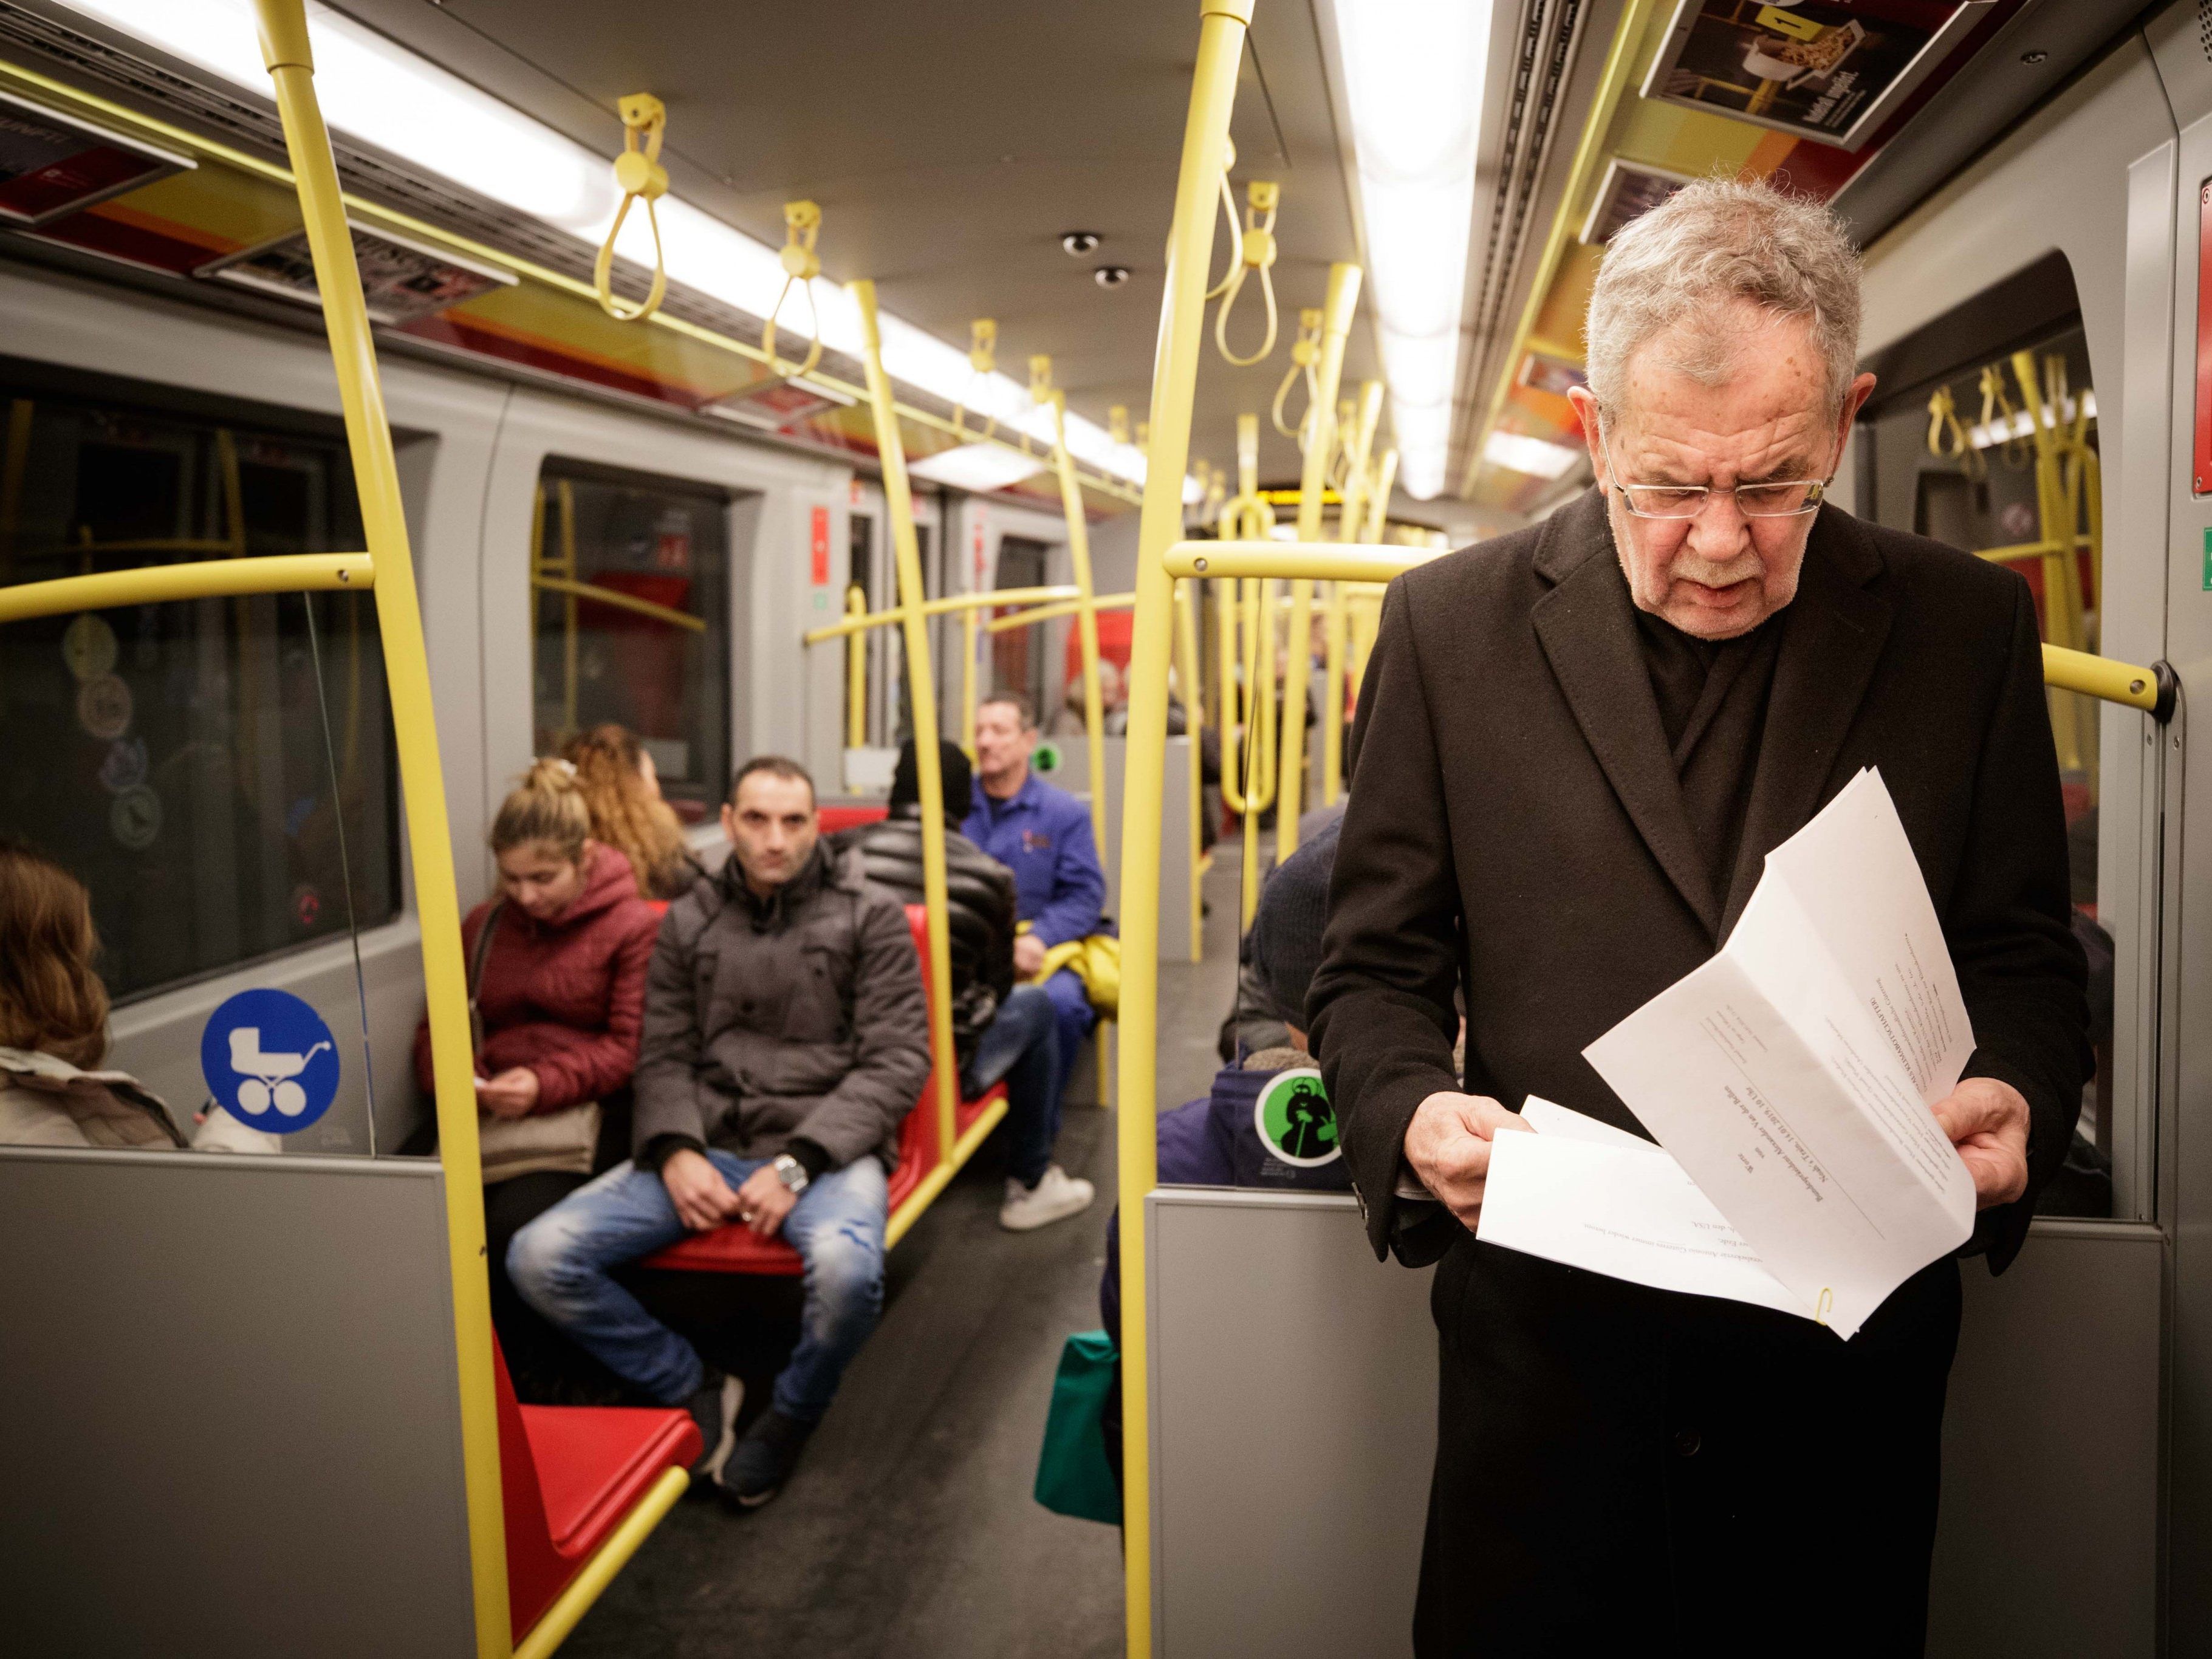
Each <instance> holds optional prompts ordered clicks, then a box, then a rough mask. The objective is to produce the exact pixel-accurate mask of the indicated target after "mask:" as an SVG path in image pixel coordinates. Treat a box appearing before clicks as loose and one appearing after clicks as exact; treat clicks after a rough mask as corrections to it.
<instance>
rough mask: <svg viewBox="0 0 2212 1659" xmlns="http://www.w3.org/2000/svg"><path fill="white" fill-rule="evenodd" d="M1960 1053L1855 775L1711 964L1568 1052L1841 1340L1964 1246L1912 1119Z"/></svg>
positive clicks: (1884, 812) (1966, 1192) (1863, 782)
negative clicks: (1916, 1276) (1579, 1057)
mask: <svg viewBox="0 0 2212 1659" xmlns="http://www.w3.org/2000/svg"><path fill="white" fill-rule="evenodd" d="M1973 1047H1974V1040H1973V1032H1972V1029H1971V1028H1970V1026H1969V1024H1968V1022H1967V1018H1966V1005H1965V1003H1964V1001H1963V1000H1961V999H1960V994H1959V981H1958V975H1957V974H1956V973H1955V972H1954V969H1953V968H1952V965H1951V957H1950V953H1949V951H1948V948H1947V947H1946V945H1945V944H1944V940H1943V929H1942V923H1941V922H1940V921H1938V920H1937V918H1936V908H1935V906H1934V904H1933V903H1932V902H1930V901H1929V896H1928V890H1927V886H1926V884H1924V883H1923V880H1922V879H1921V875H1920V866H1919V865H1918V863H1917V861H1916V860H1915V859H1914V857H1913V854H1912V848H1911V842H1909V841H1908V840H1907V839H1906V837H1905V826H1904V825H1903V824H1902V823H1900V822H1899V819H1898V816H1897V809H1896V807H1895V805H1893V803H1892V801H1891V800H1890V798H1889V792H1888V790H1887V789H1886V788H1885V787H1883V786H1882V782H1881V776H1880V775H1879V774H1877V773H1875V772H1872V771H1866V772H1862V773H1860V774H1859V775H1858V776H1857V778H1855V779H1853V780H1852V781H1851V782H1850V785H1849V786H1848V787H1845V788H1844V791H1843V793H1841V794H1839V795H1838V796H1837V797H1836V799H1834V800H1832V801H1831V802H1830V803H1829V804H1828V805H1827V806H1826V808H1824V809H1823V810H1822V811H1821V812H1820V815H1819V816H1818V817H1815V818H1814V819H1813V821H1812V822H1811V823H1808V824H1807V825H1806V826H1805V827H1804V828H1803V829H1801V830H1799V831H1798V832H1797V833H1796V835H1795V836H1791V837H1790V840H1788V841H1787V842H1784V843H1783V844H1782V845H1781V846H1780V847H1778V848H1775V849H1774V851H1773V852H1771V853H1770V854H1768V855H1767V859H1766V868H1765V872H1764V874H1763V875H1762V876H1761V878H1760V879H1759V887H1758V890H1756V891H1755V892H1754V893H1753V896H1752V899H1751V902H1750V903H1749V904H1748V905H1747V907H1746V908H1745V910H1744V913H1743V916H1742V918H1741V920H1740V921H1738V922H1737V924H1736V928H1735V933H1733V934H1731V935H1730V936H1729V941H1728V944H1727V945H1726V946H1724V947H1723V949H1722V951H1720V953H1719V954H1718V955H1717V956H1716V957H1713V959H1712V960H1711V961H1710V962H1708V963H1705V966H1704V967H1702V968H1699V969H1697V970H1696V971H1695V972H1693V973H1692V974H1689V975H1686V976H1685V977H1684V978H1682V979H1681V980H1680V981H1677V982H1676V983H1675V984H1674V985H1673V986H1671V987H1668V989H1667V990H1665V991H1663V992H1662V993H1661V994H1659V995H1657V996H1656V997H1654V998H1653V999H1652V1000H1650V1002H1648V1003H1646V1004H1644V1006H1643V1007H1641V1008H1639V1009H1638V1010H1637V1011H1636V1012H1634V1013H1633V1014H1632V1015H1630V1016H1629V1017H1628V1018H1626V1019H1625V1020H1623V1021H1621V1023H1620V1024H1618V1025H1616V1026H1614V1027H1613V1030H1610V1031H1608V1032H1607V1033H1606V1034H1605V1035H1604V1036H1602V1037H1600V1038H1599V1039H1598V1040H1597V1041H1596V1042H1594V1043H1592V1044H1591V1045H1590V1046H1589V1048H1586V1049H1584V1050H1583V1055H1584V1057H1585V1058H1586V1059H1588V1060H1589V1063H1590V1064H1591V1066H1594V1067H1595V1068H1596V1071H1597V1073H1598V1074H1599V1075H1600V1076H1601V1077H1602V1078H1603V1079H1605V1080H1606V1082H1607V1083H1608V1084H1609V1085H1612V1087H1613V1092H1614V1093H1616V1094H1618V1095H1619V1096H1620V1098H1621V1099H1622V1100H1623V1101H1625V1102H1626V1103H1627V1104H1628V1107H1629V1109H1630V1110H1632V1111H1633V1112H1634V1113H1635V1114H1636V1115H1637V1116H1638V1119H1640V1120H1641V1121H1643V1123H1644V1127H1647V1128H1649V1129H1650V1131H1651V1133H1653V1134H1654V1135H1656V1137H1657V1138H1658V1139H1659V1142H1660V1144H1661V1145H1662V1146H1664V1147H1665V1148H1666V1150H1667V1151H1668V1152H1669V1153H1671V1154H1672V1155H1673V1156H1674V1159H1675V1160H1676V1162H1678V1163H1679V1164H1680V1166H1681V1167H1682V1169H1683V1170H1686V1172H1687V1173H1688V1175H1689V1176H1690V1177H1691V1179H1692V1181H1693V1182H1695V1183H1696V1186H1697V1188H1699V1190H1700V1191H1701V1192H1702V1193H1703V1194H1704V1195H1705V1198H1706V1199H1708V1200H1711V1204H1712V1206H1713V1207H1714V1208H1715V1209H1716V1210H1717V1211H1718V1212H1719V1213H1720V1214H1721V1215H1723V1216H1724V1217H1725V1218H1727V1220H1728V1221H1729V1224H1730V1225H1733V1227H1734V1228H1735V1231H1736V1232H1737V1233H1739V1234H1740V1235H1741V1237H1742V1238H1743V1239H1744V1240H1745V1241H1746V1242H1747V1243H1748V1245H1749V1246H1750V1248H1751V1249H1753V1251H1755V1252H1756V1254H1757V1257H1758V1259H1759V1261H1761V1262H1763V1263H1764V1265H1765V1272H1766V1273H1770V1274H1771V1275H1772V1277H1773V1278H1774V1279H1778V1280H1779V1281H1780V1283H1781V1284H1782V1285H1784V1286H1786V1287H1787V1289H1788V1291H1789V1293H1790V1295H1791V1296H1792V1297H1795V1298H1796V1301H1797V1302H1798V1303H1799V1304H1801V1306H1802V1310H1809V1311H1810V1312H1811V1313H1812V1314H1813V1315H1814V1316H1815V1317H1817V1318H1819V1319H1820V1320H1822V1321H1823V1322H1826V1324H1828V1325H1830V1326H1832V1328H1834V1329H1835V1330H1836V1331H1837V1332H1838V1334H1841V1335H1844V1336H1846V1337H1848V1336H1850V1334H1852V1333H1854V1332H1856V1331H1857V1329H1858V1328H1859V1327H1860V1325H1862V1324H1863V1323H1864V1322H1865V1321H1866V1319H1867V1317H1868V1316H1869V1315H1870V1314H1872V1313H1873V1312H1874V1310H1875V1309H1876V1308H1878V1307H1880V1306H1881V1304H1882V1302H1883V1300H1884V1299H1885V1298H1886V1297H1887V1296H1888V1295H1889V1293H1890V1292H1891V1291H1893V1290H1895V1289H1896V1288H1897V1286H1898V1285H1900V1284H1902V1283H1903V1282H1904V1281H1905V1279H1908V1278H1910V1277H1911V1275H1912V1274H1913V1273H1917V1272H1918V1271H1919V1270H1920V1269H1921V1268H1922V1267H1925V1266H1927V1265H1928V1263H1929V1262H1930V1261H1934V1260H1936V1258H1937V1257H1938V1256H1941V1255H1944V1254H1946V1253H1947V1252H1948V1251H1950V1250H1953V1249H1957V1248H1958V1246H1959V1245H1960V1244H1961V1243H1964V1242H1965V1241H1966V1236H1967V1234H1968V1233H1969V1232H1971V1231H1972V1227H1973V1219H1974V1183H1973V1178H1972V1176H1970V1175H1969V1174H1968V1173H1967V1170H1966V1165H1965V1164H1963V1163H1962V1162H1960V1158H1959V1155H1958V1153H1957V1152H1956V1151H1954V1149H1953V1147H1952V1146H1951V1143H1950V1141H1949V1139H1948V1138H1947V1137H1946V1136H1945V1135H1944V1133H1943V1132H1942V1128H1941V1127H1939V1126H1938V1125H1937V1123H1936V1118H1935V1115H1934V1114H1933V1113H1932V1112H1931V1111H1930V1110H1929V1108H1930V1107H1931V1106H1933V1105H1934V1104H1935V1103H1936V1102H1937V1101H1939V1100H1941V1099H1942V1098H1943V1097H1945V1096H1946V1095H1948V1094H1949V1093H1950V1092H1951V1091H1952V1090H1953V1089H1954V1087H1955V1086H1956V1085H1957V1084H1958V1080H1959V1073H1960V1069H1961V1068H1962V1067H1963V1066H1965V1065H1966V1059H1967V1057H1968V1055H1970V1054H1972V1052H1973ZM1500 1139H1501V1141H1502V1140H1503V1139H1506V1137H1500ZM1492 1156H1493V1158H1495V1156H1496V1154H1495V1152H1493V1154H1492ZM1511 1161H1512V1158H1511V1155H1510V1154H1509V1168H1510V1163H1511ZM1495 1178H1496V1177H1495V1174H1494V1172H1493V1176H1492V1179H1493V1180H1495ZM1489 1201H1490V1200H1489V1198H1488V1197H1487V1195H1486V1199H1485V1205H1484V1207H1485V1209H1486V1210H1487V1208H1488V1207H1489ZM1622 1276H1623V1277H1630V1276H1632V1275H1626V1274H1624V1275H1622ZM1721 1294H1726V1292H1721ZM1746 1299H1754V1298H1746Z"/></svg>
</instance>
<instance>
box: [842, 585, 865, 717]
mask: <svg viewBox="0 0 2212 1659" xmlns="http://www.w3.org/2000/svg"><path fill="white" fill-rule="evenodd" d="M867 612H868V596H867V594H866V592H863V591H862V590H861V587H860V583H858V582H854V584H853V585H852V586H850V587H848V588H847V589H846V590H845V614H846V615H847V616H848V617H864V616H866V615H867ZM867 740H868V636H867V635H866V633H864V632H863V631H861V630H860V629H854V630H853V632H852V633H851V634H850V635H848V636H847V638H846V641H845V746H846V747H847V748H848V749H858V748H860V747H861V746H862V745H864V744H866V742H867Z"/></svg>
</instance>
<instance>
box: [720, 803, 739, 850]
mask: <svg viewBox="0 0 2212 1659" xmlns="http://www.w3.org/2000/svg"><path fill="white" fill-rule="evenodd" d="M722 836H723V839H724V840H726V841H727V842H729V843H730V845H731V846H732V847H735V846H736V845H737V844H738V815H737V814H736V813H735V812H734V811H732V810H731V808H730V804H729V802H727V801H724V802H723V803H722Z"/></svg>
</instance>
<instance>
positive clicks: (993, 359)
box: [952, 317, 999, 440]
mask: <svg viewBox="0 0 2212 1659" xmlns="http://www.w3.org/2000/svg"><path fill="white" fill-rule="evenodd" d="M998 366H999V324H998V319H996V318H992V317H978V318H976V319H975V321H973V322H971V323H970V324H969V325H968V368H969V376H968V384H969V386H973V385H974V384H975V382H976V381H977V380H981V379H982V378H983V377H984V376H985V375H987V374H990V373H991V371H992V370H994V369H995V368H998ZM967 404H968V391H967V387H966V386H963V387H962V388H961V392H960V401H959V402H958V403H957V404H953V405H952V433H953V435H954V436H955V437H957V438H965V437H966V436H967V435H968V422H967V416H968V408H967ZM998 429H999V417H998V416H995V415H987V416H984V417H983V436H984V438H985V439H986V440H988V439H989V437H990V435H992V434H993V433H994V432H995V431H997V430H998Z"/></svg>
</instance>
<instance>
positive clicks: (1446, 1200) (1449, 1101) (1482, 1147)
mask: <svg viewBox="0 0 2212 1659" xmlns="http://www.w3.org/2000/svg"><path fill="white" fill-rule="evenodd" d="M1527 1127H1528V1125H1527V1124H1526V1123H1524V1122H1522V1121H1521V1119H1520V1118H1519V1117H1518V1116H1516V1115H1514V1114H1513V1113H1511V1112H1509V1111H1507V1110H1506V1109H1505V1108H1504V1107H1503V1106H1502V1105H1500V1104H1499V1103H1498V1102H1496V1101H1494V1100H1492V1099H1491V1098H1490V1097H1488V1096H1487V1095H1462V1094H1454V1093H1452V1092H1450V1091H1448V1090H1439V1091H1437V1093H1435V1094H1432V1095H1431V1096H1430V1097H1428V1098H1427V1099H1425V1100H1424V1101H1423V1102H1422V1103H1420V1105H1419V1107H1418V1108H1417V1109H1415V1110H1414V1113H1413V1121H1412V1122H1410V1123H1408V1124H1407V1126H1406V1163H1407V1165H1408V1166H1409V1167H1410V1168H1411V1169H1412V1170H1413V1176H1414V1178H1415V1179H1416V1180H1418V1181H1419V1182H1420V1183H1421V1185H1422V1186H1424V1187H1425V1188H1428V1190H1429V1192H1430V1193H1431V1194H1433V1195H1434V1196H1435V1197H1436V1198H1437V1200H1439V1201H1440V1202H1442V1203H1443V1206H1444V1207H1445V1208H1446V1209H1448V1210H1449V1211H1450V1212H1452V1213H1453V1214H1454V1215H1455V1216H1457V1217H1458V1218H1459V1219H1460V1223H1461V1225H1462V1226H1464V1227H1466V1228H1467V1229H1468V1231H1470V1232H1472V1231H1474V1225H1475V1222H1476V1219H1477V1218H1479V1217H1480V1214H1481V1212H1482V1194H1483V1190H1484V1183H1485V1182H1486V1179H1487V1178H1488V1176H1489V1174H1490V1147H1491V1140H1492V1137H1493V1136H1495V1135H1497V1134H1498V1133H1499V1132H1500V1131H1503V1130H1513V1129H1526V1128H1527Z"/></svg>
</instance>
